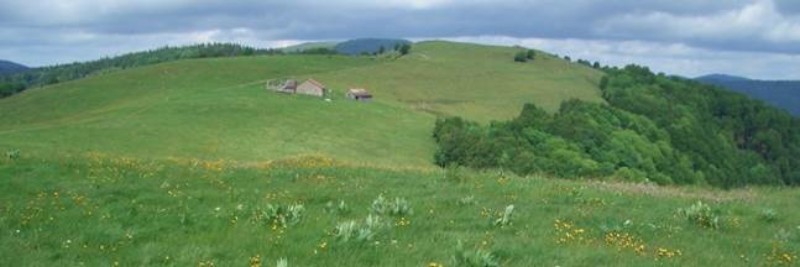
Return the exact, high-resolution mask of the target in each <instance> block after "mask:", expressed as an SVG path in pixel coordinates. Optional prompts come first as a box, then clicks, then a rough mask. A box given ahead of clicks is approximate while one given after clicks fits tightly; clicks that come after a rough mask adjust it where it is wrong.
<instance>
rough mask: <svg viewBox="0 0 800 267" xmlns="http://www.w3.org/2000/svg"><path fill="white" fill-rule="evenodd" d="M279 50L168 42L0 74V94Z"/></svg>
mask: <svg viewBox="0 0 800 267" xmlns="http://www.w3.org/2000/svg"><path fill="white" fill-rule="evenodd" d="M280 53H283V52H282V51H280V50H278V49H257V48H253V47H248V46H243V45H239V44H229V43H210V44H197V45H188V46H177V47H175V46H165V47H162V48H158V49H154V50H148V51H142V52H134V53H128V54H124V55H120V56H115V57H105V58H102V59H98V60H94V61H88V62H75V63H70V64H62V65H54V66H47V67H41V68H34V69H30V70H28V71H25V72H19V73H14V74H8V75H0V98H2V97H6V96H10V95H12V94H15V93H18V92H21V91H23V90H25V89H27V88H30V87H35V86H43V85H48V84H54V83H59V82H65V81H70V80H75V79H80V78H83V77H87V76H90V75H95V74H98V73H104V72H109V71H114V70H119V69H127V68H132V67H139V66H145V65H151V64H157V63H163V62H168V61H175V60H181V59H192V58H210V57H234V56H250V55H265V54H280Z"/></svg>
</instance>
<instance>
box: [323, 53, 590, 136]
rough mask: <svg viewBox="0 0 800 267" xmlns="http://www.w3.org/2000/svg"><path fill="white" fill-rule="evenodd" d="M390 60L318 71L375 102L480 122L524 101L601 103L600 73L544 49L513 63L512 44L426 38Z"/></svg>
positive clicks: (512, 112) (509, 112) (515, 109)
mask: <svg viewBox="0 0 800 267" xmlns="http://www.w3.org/2000/svg"><path fill="white" fill-rule="evenodd" d="M411 51H412V52H411V54H410V55H408V56H405V57H401V58H400V59H398V60H396V61H394V62H392V63H391V64H383V65H373V66H370V67H365V68H357V69H346V70H342V71H335V72H329V73H325V74H322V75H320V76H319V77H321V78H322V79H325V80H330V81H331V84H333V85H336V87H337V88H345V87H348V86H355V87H364V88H367V89H368V90H370V91H371V92H373V93H374V95H375V97H376V98H375V99H376V100H377V101H385V102H387V103H391V104H395V105H399V106H403V107H409V108H411V109H412V110H414V111H419V112H426V113H431V114H435V115H458V116H462V117H466V118H470V119H473V120H477V121H481V122H489V121H491V120H501V119H508V118H511V117H513V116H516V115H518V114H519V112H520V110H522V105H523V104H525V103H531V102H532V103H536V104H537V105H539V106H541V107H543V108H544V109H546V110H548V111H551V112H554V111H556V110H557V109H558V107H559V105H560V104H561V102H562V101H564V100H568V99H572V98H577V99H582V100H587V101H590V102H602V101H603V100H602V98H601V97H600V91H599V90H598V89H597V84H598V83H599V80H600V77H601V76H602V73H601V72H599V71H596V70H594V69H591V68H587V67H585V66H582V65H579V64H575V63H568V62H566V61H563V60H561V59H558V58H555V57H552V56H550V55H547V54H545V53H541V52H540V53H539V55H538V56H537V59H536V60H535V61H533V62H529V63H516V62H514V61H513V57H514V54H515V53H516V52H517V51H519V49H517V48H512V47H497V46H484V45H477V44H467V43H453V42H443V41H429V42H421V43H417V44H415V45H414V46H413V48H412V49H411Z"/></svg>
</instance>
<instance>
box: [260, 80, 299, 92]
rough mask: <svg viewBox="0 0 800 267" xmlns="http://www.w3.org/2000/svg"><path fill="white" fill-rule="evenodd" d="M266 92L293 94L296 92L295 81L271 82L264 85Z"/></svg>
mask: <svg viewBox="0 0 800 267" xmlns="http://www.w3.org/2000/svg"><path fill="white" fill-rule="evenodd" d="M266 88H267V90H271V91H278V92H281V93H288V94H294V91H295V90H297V80H271V81H269V82H267V84H266Z"/></svg>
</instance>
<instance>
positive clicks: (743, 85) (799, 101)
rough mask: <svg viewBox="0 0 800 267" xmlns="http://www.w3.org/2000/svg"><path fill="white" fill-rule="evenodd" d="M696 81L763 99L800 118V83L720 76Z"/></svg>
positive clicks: (714, 75)
mask: <svg viewBox="0 0 800 267" xmlns="http://www.w3.org/2000/svg"><path fill="white" fill-rule="evenodd" d="M695 80H697V81H700V82H703V83H708V84H713V85H718V86H722V87H724V88H728V89H730V90H733V91H736V92H740V93H743V94H746V95H748V96H750V97H753V98H756V99H761V100H763V101H765V102H767V103H769V104H772V105H774V106H776V107H779V108H782V109H785V110H787V111H789V113H792V115H795V116H800V81H762V80H751V79H747V78H742V77H736V76H728V75H720V74H712V75H706V76H702V77H698V78H695Z"/></svg>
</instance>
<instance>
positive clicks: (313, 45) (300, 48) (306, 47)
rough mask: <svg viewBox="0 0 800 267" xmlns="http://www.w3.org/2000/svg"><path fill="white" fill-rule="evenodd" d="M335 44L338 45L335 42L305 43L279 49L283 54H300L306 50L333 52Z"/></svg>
mask: <svg viewBox="0 0 800 267" xmlns="http://www.w3.org/2000/svg"><path fill="white" fill-rule="evenodd" d="M336 44H338V43H337V42H307V43H302V44H297V45H292V46H287V47H284V48H281V51H283V52H285V53H300V52H303V51H306V50H312V49H321V48H324V49H331V50H333V48H334V47H335V46H336Z"/></svg>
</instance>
